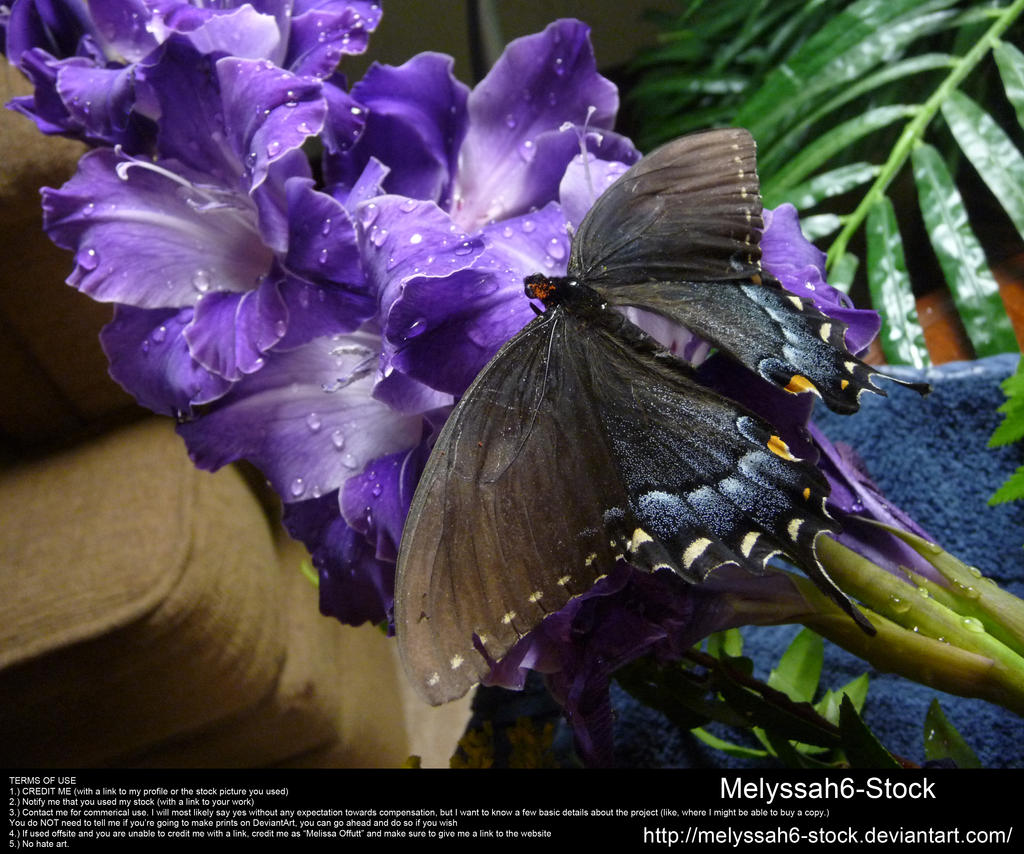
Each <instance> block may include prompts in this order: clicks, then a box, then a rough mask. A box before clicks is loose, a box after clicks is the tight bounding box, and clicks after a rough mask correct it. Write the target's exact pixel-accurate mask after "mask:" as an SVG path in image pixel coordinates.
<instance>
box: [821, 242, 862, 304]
mask: <svg viewBox="0 0 1024 854" xmlns="http://www.w3.org/2000/svg"><path fill="white" fill-rule="evenodd" d="M859 265H860V258H858V257H857V256H856V255H854V254H852V253H851V252H846V253H845V254H844V255H843V257H842V258H840V259H839V260H838V261H837V262H836V263H835V265H833V267H832V270H831V271H830V272H829V274H828V283H829V284H830V285H832V287H833V288H836V289H837V290H840V291H842V292H843V293H844V294H848V293H849V292H850V286H851V285H852V284H853V277H854V275H856V273H857V267H858V266H859Z"/></svg>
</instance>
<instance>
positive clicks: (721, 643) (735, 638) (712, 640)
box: [708, 629, 743, 658]
mask: <svg viewBox="0 0 1024 854" xmlns="http://www.w3.org/2000/svg"><path fill="white" fill-rule="evenodd" d="M708 654H709V655H713V656H715V658H725V657H729V658H739V657H740V656H741V655H742V654H743V632H741V631H740V630H739V629H726V630H725V631H722V632H715V633H714V634H711V635H708Z"/></svg>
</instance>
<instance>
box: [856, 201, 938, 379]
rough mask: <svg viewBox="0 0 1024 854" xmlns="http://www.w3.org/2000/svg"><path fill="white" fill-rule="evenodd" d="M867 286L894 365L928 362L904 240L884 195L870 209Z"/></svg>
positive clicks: (887, 355) (884, 347)
mask: <svg viewBox="0 0 1024 854" xmlns="http://www.w3.org/2000/svg"><path fill="white" fill-rule="evenodd" d="M867 238H868V287H869V288H870V289H871V301H872V304H873V305H874V307H875V310H876V311H878V312H879V314H881V316H882V330H881V333H880V335H879V343H880V344H881V345H882V352H883V353H885V358H886V360H887V361H888V362H889V364H891V365H914V366H915V367H918V368H920V367H923V366H925V365H927V364H929V358H928V349H927V347H926V346H925V343H924V331H923V330H922V329H921V324H920V321H919V320H918V317H917V308H916V306H915V303H914V295H913V293H912V292H911V289H910V276H909V274H908V273H907V265H906V261H905V260H904V256H903V240H902V239H901V237H900V231H899V227H898V226H897V224H896V212H895V211H894V210H893V207H892V202H890V201H889V199H888V197H886V196H882V198H880V199H879V200H878V202H876V203H875V204H874V205H872V207H871V210H870V211H868V220H867Z"/></svg>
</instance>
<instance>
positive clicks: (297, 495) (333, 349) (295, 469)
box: [178, 332, 422, 502]
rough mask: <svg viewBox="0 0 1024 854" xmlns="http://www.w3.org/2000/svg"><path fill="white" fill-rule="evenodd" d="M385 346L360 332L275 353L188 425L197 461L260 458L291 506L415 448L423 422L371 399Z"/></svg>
mask: <svg viewBox="0 0 1024 854" xmlns="http://www.w3.org/2000/svg"><path fill="white" fill-rule="evenodd" d="M379 347H380V339H379V338H377V337H376V336H373V335H369V334H367V333H363V332H359V333H352V334H350V335H341V336H335V337H332V338H320V339H317V340H316V341H312V342H310V343H309V344H306V345H305V346H303V347H299V348H298V349H295V350H291V351H287V352H275V353H271V354H268V356H267V359H266V364H265V365H264V366H263V368H262V369H261V370H259V371H258V372H257V373H255V374H252V375H251V376H248V377H246V378H245V379H244V380H242V381H241V382H239V383H237V384H236V385H235V387H234V388H233V389H232V390H231V392H230V393H229V394H228V395H226V396H225V397H224V398H222V399H221V400H219V401H218V402H217V403H216V405H215V406H214V407H213V408H212V410H211V411H210V412H209V413H207V414H205V415H203V416H202V417H201V418H199V419H197V420H195V421H192V422H189V423H186V424H182V425H180V426H179V428H178V430H179V432H180V433H181V435H182V436H183V437H184V438H185V441H186V443H187V445H188V447H189V451H190V453H191V454H192V456H193V459H194V460H195V463H196V465H198V466H199V467H200V468H204V469H211V470H212V469H217V468H220V467H221V466H223V465H225V464H226V463H229V462H232V461H234V460H238V459H247V460H250V461H251V462H252V463H254V464H255V465H256V466H257V467H258V468H259V469H260V471H262V472H263V474H265V475H266V476H267V478H268V480H269V481H270V483H271V484H272V485H273V487H274V489H276V490H277V492H278V494H279V495H280V496H281V497H282V498H283V499H284V500H285V501H286V502H288V501H299V500H305V499H308V498H310V497H314V498H315V497H319V496H320V495H325V494H326V493H328V492H330V491H332V490H335V489H338V488H339V487H340V486H341V485H342V484H343V483H344V482H345V481H346V480H347V479H348V478H349V477H351V476H353V475H355V474H358V473H359V472H360V471H362V470H363V468H364V467H365V466H366V464H367V463H368V462H369V461H370V460H374V459H377V458H378V457H382V456H385V455H387V454H391V453H395V452H397V451H399V450H401V449H403V448H411V447H412V446H414V445H415V444H417V443H418V442H419V440H420V431H421V424H422V421H421V419H420V418H419V416H401V415H397V414H396V413H395V412H394V411H393V410H392V409H391V408H390V407H388V406H386V405H385V404H383V403H380V402H379V401H377V400H374V399H373V397H372V396H371V392H372V387H373V376H374V367H375V366H376V363H377V358H378V355H377V354H378V352H379Z"/></svg>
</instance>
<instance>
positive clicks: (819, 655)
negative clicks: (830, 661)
mask: <svg viewBox="0 0 1024 854" xmlns="http://www.w3.org/2000/svg"><path fill="white" fill-rule="evenodd" d="M824 660H825V643H824V641H822V639H821V635H819V634H816V633H815V632H812V631H811V630H810V629H802V630H801V631H800V633H799V634H797V636H796V637H795V638H793V642H792V643H791V644H790V645H789V647H788V648H787V649H786V651H785V652H784V653H783V654H782V658H780V659H779V663H778V666H776V667H775V668H774V669H773V670H772V672H771V673H770V674H769V676H768V684H769V685H770V686H771V687H772V688H775V689H776V690H778V691H782V693H784V694H785V695H786V696H787V697H789V699H791V700H792V701H793V702H795V703H809V702H810V701H811V700H813V699H814V694H815V693H816V692H817V690H818V681H819V680H820V679H821V666H822V662H823V661H824Z"/></svg>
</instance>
